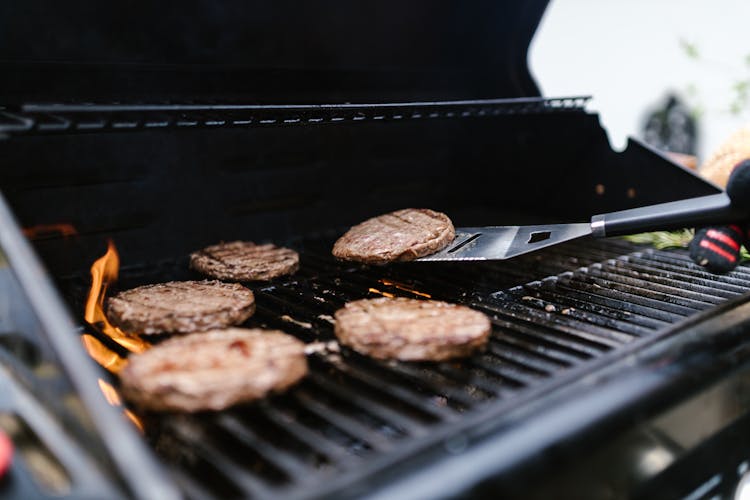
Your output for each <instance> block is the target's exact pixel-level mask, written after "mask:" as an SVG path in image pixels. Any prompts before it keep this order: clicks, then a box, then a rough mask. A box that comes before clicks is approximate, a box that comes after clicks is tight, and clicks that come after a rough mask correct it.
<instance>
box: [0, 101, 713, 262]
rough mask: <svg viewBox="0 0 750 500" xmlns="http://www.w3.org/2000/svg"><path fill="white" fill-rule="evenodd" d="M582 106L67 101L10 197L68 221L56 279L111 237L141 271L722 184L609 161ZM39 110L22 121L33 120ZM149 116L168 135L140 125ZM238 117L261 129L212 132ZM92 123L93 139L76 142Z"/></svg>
mask: <svg viewBox="0 0 750 500" xmlns="http://www.w3.org/2000/svg"><path fill="white" fill-rule="evenodd" d="M580 105H581V100H580V99H579V100H576V99H567V100H566V99H561V100H542V99H536V100H534V99H524V100H487V101H470V102H458V103H455V102H454V103H450V102H447V103H406V104H391V105H388V106H386V107H383V106H373V105H353V106H347V105H344V106H327V107H315V106H311V107H304V106H302V107H291V108H289V107H280V106H264V107H260V108H258V107H253V106H244V107H243V106H240V107H239V109H237V108H232V107H229V108H222V107H218V108H211V107H209V106H205V105H203V106H194V107H186V108H185V109H183V108H184V107H182V106H177V107H176V109H170V108H169V107H159V106H156V107H155V110H153V109H151V108H149V107H143V108H139V107H138V106H119V107H118V106H114V107H113V106H111V105H102V106H93V107H91V110H89V108H88V107H86V106H83V107H77V106H72V107H66V106H61V107H60V108H59V109H61V110H62V111H61V113H62V115H63V117H64V118H65V120H67V121H68V122H69V123H70V124H71V125H69V126H68V128H67V129H66V131H64V132H63V133H53V132H51V131H45V130H39V126H38V122H35V123H37V126H36V127H32V129H31V130H30V131H29V132H27V133H22V134H19V135H18V136H17V137H16V136H12V137H11V138H10V139H9V140H7V141H4V142H0V161H2V163H3V165H4V166H5V167H6V168H4V169H3V171H2V172H0V188H2V190H3V192H4V193H5V195H6V196H7V197H8V198H9V199H10V202H11V204H12V205H13V208H14V210H15V213H16V215H17V217H19V219H20V220H21V223H22V224H23V226H24V227H26V228H27V229H30V230H32V231H37V230H38V229H39V228H45V227H49V228H54V227H55V226H58V227H59V226H60V225H61V224H65V225H67V226H66V227H67V228H68V233H64V234H62V235H61V234H57V235H56V234H54V231H52V232H49V233H45V234H41V235H39V234H37V237H36V238H35V239H36V240H37V241H36V245H37V248H38V250H39V251H40V252H41V254H42V256H43V258H44V260H45V262H46V263H47V265H49V266H50V267H51V268H52V270H53V272H55V273H56V274H59V273H67V272H70V271H73V270H77V269H80V268H81V267H83V266H87V265H88V264H89V263H90V262H91V261H92V260H93V259H94V257H95V256H96V255H97V253H98V252H99V251H100V248H101V246H100V245H101V242H102V241H103V239H104V238H106V237H113V238H115V239H116V241H117V243H118V246H119V248H120V250H121V252H122V254H123V256H124V257H125V258H126V259H127V260H129V261H131V262H141V261H146V260H149V261H154V260H159V259H162V258H168V257H172V256H174V255H181V254H185V253H187V252H189V251H191V250H192V249H194V248H197V247H200V246H202V245H206V244H209V243H212V242H214V241H218V240H227V239H232V238H247V239H263V240H276V241H280V242H281V241H287V240H289V239H291V238H294V237H299V236H301V235H309V234H313V233H316V232H322V231H327V230H330V229H332V228H337V227H345V226H347V225H350V224H353V223H356V222H358V221H359V220H362V219H364V218H366V217H370V216H373V215H376V214H379V213H383V212H386V211H390V210H394V209H397V208H403V207H404V206H428V207H431V208H434V209H437V210H443V211H445V212H447V213H449V214H450V215H451V217H452V218H453V221H454V222H455V223H456V224H457V225H469V226H477V225H483V224H489V225H499V224H514V223H523V222H559V221H565V220H567V221H571V220H576V221H581V220H588V219H589V218H590V217H591V215H593V214H595V213H601V212H605V211H609V210H616V209H623V208H630V207H633V206H639V205H644V204H648V203H656V202H662V201H672V200H675V199H680V198H687V197H690V196H698V195H703V194H710V193H713V192H715V191H716V189H715V188H714V187H713V186H711V185H710V184H708V183H706V182H705V181H703V180H701V179H699V178H698V177H696V176H695V175H694V174H692V173H691V172H688V171H685V170H684V169H682V168H680V167H678V166H676V165H674V164H673V163H671V162H668V161H667V160H665V159H663V158H661V157H659V156H658V155H656V154H655V153H653V152H651V151H649V150H647V149H645V148H643V147H640V146H638V145H637V144H635V143H634V144H632V145H631V147H630V148H628V150H626V151H625V152H624V153H622V154H616V153H614V152H613V151H612V150H611V149H610V147H609V144H608V143H607V140H606V136H605V134H604V131H603V130H602V129H601V127H600V126H599V123H598V119H597V116H596V115H593V114H588V113H586V112H585V111H583V109H581V107H580ZM195 108H197V109H195ZM41 109H42V108H39V107H35V106H29V107H28V111H26V113H28V114H29V116H33V117H34V119H35V120H36V119H38V116H37V115H35V113H39V112H41V111H40V110H41ZM44 109H48V108H44ZM49 109H51V108H49ZM35 110H36V111H35ZM66 110H67V111H66ZM123 110H126V112H125V114H128V113H130V114H131V115H133V116H140V118H133V120H134V121H135V123H137V124H138V127H139V128H138V130H137V131H134V132H132V133H122V132H120V129H118V128H113V127H114V125H115V124H117V123H125V122H126V121H127V120H126V119H125V118H123V117H122V116H121V114H122V111H123ZM66 113H67V114H66ZM118 113H120V114H119V115H118ZM153 113H157V114H158V113H161V114H162V115H165V118H164V120H166V123H167V124H173V126H171V127H153V128H149V127H144V124H147V123H151V122H149V121H146V120H154V118H147V119H144V118H143V115H149V116H151V115H153ZM202 113H210V114H211V116H210V117H209V118H206V116H205V115H203V116H201V118H200V119H198V118H196V115H201V114H202ZM233 113H244V114H243V118H242V120H243V121H244V120H249V122H250V123H246V124H239V125H238V124H233V125H222V126H218V125H217V126H213V125H209V122H214V121H220V122H223V123H224V124H228V123H230V122H231V121H232V120H238V118H236V114H233ZM118 117H119V118H118ZM303 118H304V120H303ZM318 119H321V120H322V121H320V122H319V121H312V122H311V121H310V120H318ZM117 120H121V121H120V122H118V121H117ZM122 120H125V121H122ZM180 120H182V121H184V122H185V123H190V124H192V125H190V126H187V125H186V126H180ZM265 121H268V122H269V123H264V122H265ZM287 122H289V123H287ZM84 124H91V126H92V127H93V126H94V124H96V127H98V128H97V131H96V132H91V131H89V132H87V133H80V126H81V125H84ZM73 125H75V126H73ZM83 128H84V130H88V129H89V127H88V125H87V126H86V127H83ZM46 134H51V135H46ZM599 184H602V185H604V186H605V189H604V190H603V191H602V190H600V189H598V188H597V186H598V185H599ZM663 185H669V186H671V189H670V190H669V191H664V190H662V189H661V186H663ZM628 193H631V195H632V196H629V195H628ZM40 200H44V203H40ZM71 231H74V232H75V233H76V234H77V236H76V237H75V238H71V237H68V236H66V235H69V233H70V232H71ZM144 242H149V244H144Z"/></svg>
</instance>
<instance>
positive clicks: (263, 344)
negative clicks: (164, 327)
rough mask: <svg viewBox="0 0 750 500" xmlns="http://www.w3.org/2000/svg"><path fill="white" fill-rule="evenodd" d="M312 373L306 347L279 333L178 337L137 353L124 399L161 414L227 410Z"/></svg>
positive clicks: (234, 331) (126, 376) (126, 373)
mask: <svg viewBox="0 0 750 500" xmlns="http://www.w3.org/2000/svg"><path fill="white" fill-rule="evenodd" d="M305 374H307V359H306V357H305V344H303V343H302V342H300V341H299V340H297V339H295V338H294V337H292V336H290V335H287V334H286V333H284V332H281V331H279V330H261V329H252V330H249V329H245V328H228V329H225V330H210V331H207V332H199V333H193V334H190V335H186V336H184V337H174V338H171V339H169V340H167V341H165V342H162V343H161V344H158V345H156V346H155V347H153V348H151V349H150V350H148V351H146V352H144V353H141V354H134V355H131V356H130V357H129V358H128V364H127V366H126V367H125V369H124V370H123V371H122V372H121V373H120V380H121V382H122V392H123V395H124V396H125V397H126V398H127V399H128V400H130V401H132V402H134V403H136V404H137V405H139V406H140V407H142V408H146V409H151V410H157V411H186V412H194V411H200V410H221V409H223V408H226V407H228V406H231V405H233V404H237V403H240V402H244V401H252V400H255V399H259V398H262V397H264V396H266V395H267V394H268V393H270V392H280V391H283V390H284V389H286V388H288V387H289V386H291V385H292V384H294V383H296V382H297V381H299V380H300V379H301V378H302V377H304V376H305Z"/></svg>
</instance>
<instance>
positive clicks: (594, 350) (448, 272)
mask: <svg viewBox="0 0 750 500" xmlns="http://www.w3.org/2000/svg"><path fill="white" fill-rule="evenodd" d="M329 248H330V244H329V242H322V243H321V242H305V243H304V244H303V245H302V251H301V258H302V268H301V270H300V271H299V273H298V274H297V275H295V276H294V277H292V278H290V279H287V280H284V281H279V282H274V283H271V284H268V285H265V286H262V287H260V288H259V287H253V288H254V291H255V292H256V301H257V312H256V315H255V316H254V317H253V318H251V319H250V321H248V325H251V326H263V327H270V328H279V329H283V330H285V331H287V332H288V333H290V334H293V335H295V336H297V337H299V338H300V339H302V340H304V341H305V342H321V344H319V345H320V346H321V351H320V352H315V353H312V354H311V355H310V356H309V362H310V369H311V373H310V375H309V376H308V377H307V378H306V379H305V380H304V381H303V382H302V383H301V384H300V385H299V386H297V387H296V388H294V389H293V390H291V391H290V392H289V393H287V394H285V395H280V396H274V397H271V398H269V399H267V400H264V401H261V402H258V403H255V404H249V405H242V406H238V407H235V408H232V409H230V410H228V411H225V412H222V413H217V414H198V415H154V414H147V415H142V416H141V417H142V419H143V423H144V426H145V429H146V437H147V439H148V440H149V441H150V442H151V444H152V445H153V447H154V449H155V450H156V452H157V453H158V454H159V455H160V456H162V458H163V459H164V461H165V462H166V463H167V464H168V465H169V468H170V469H171V470H172V472H173V474H174V477H175V480H176V481H177V482H178V484H179V485H180V486H181V487H182V488H183V489H184V491H185V492H186V494H187V495H188V496H189V497H192V498H204V497H208V498H213V497H232V496H248V495H249V496H259V497H266V496H273V495H278V494H282V493H283V494H294V495H299V496H317V495H323V494H325V493H326V492H330V491H331V488H334V487H339V486H343V485H346V484H351V483H353V482H354V481H356V480H357V478H361V477H364V475H365V474H367V473H368V471H371V470H373V469H374V468H377V467H383V466H384V464H385V463H391V462H393V461H395V460H398V459H399V457H403V456H405V454H408V453H409V450H411V449H414V447H416V446H419V444H420V443H424V442H427V441H429V440H431V439H436V437H435V436H436V435H437V434H439V432H438V430H439V429H442V430H443V431H444V432H451V431H457V430H459V429H460V428H461V426H462V425H463V422H464V421H465V419H464V414H468V413H478V412H482V411H488V409H489V408H497V407H500V406H502V405H503V404H507V403H508V401H511V402H513V401H515V400H518V398H519V396H521V395H523V394H528V393H530V392H531V391H543V390H545V389H549V388H551V387H553V386H554V384H555V383H556V382H557V381H558V380H559V378H560V376H561V374H563V373H565V372H567V371H570V370H572V369H573V368H579V369H580V368H585V367H586V365H587V363H592V362H593V361H595V360H597V358H599V357H601V356H603V355H604V354H606V353H614V354H616V353H617V350H618V349H621V348H623V347H624V346H626V345H628V344H630V343H632V342H634V341H636V340H638V339H642V338H647V337H650V336H654V335H656V334H657V333H658V332H660V331H662V330H663V329H665V328H666V327H667V326H669V325H671V324H673V323H675V322H678V321H680V320H682V319H684V318H686V317H688V316H690V315H692V314H694V313H697V312H698V311H701V310H704V309H706V308H710V307H712V306H714V305H716V304H718V303H721V302H722V301H725V300H727V299H729V298H732V297H734V296H737V295H739V294H742V293H744V292H746V291H747V290H750V268H747V267H743V266H741V267H740V268H738V269H737V270H736V271H733V272H731V273H729V274H727V275H725V276H715V275H712V274H709V273H706V272H705V271H703V270H701V269H699V268H697V267H696V266H694V265H693V264H692V263H691V262H690V260H689V258H688V257H687V256H686V254H685V253H684V252H683V251H656V250H652V249H642V248H639V247H635V246H633V245H631V244H629V243H626V242H624V241H619V240H608V241H587V242H583V243H581V242H572V243H569V244H565V245H561V246H559V247H554V248H550V249H548V250H546V251H544V252H540V253H537V254H532V255H528V256H523V257H521V258H519V259H515V260H513V261H512V262H499V263H483V264H471V265H466V264H455V263H430V264H399V265H394V266H389V267H383V268H374V267H358V266H351V265H342V264H339V263H336V262H334V261H333V260H332V258H330V257H329V256H328V249H329ZM184 264H185V262H184V261H183V260H180V261H178V262H164V263H161V264H159V265H154V266H143V267H131V268H127V267H125V268H123V269H122V270H121V283H120V286H121V287H123V288H129V287H131V286H136V285H140V284H144V283H152V282H159V281H166V280H173V279H190V278H194V277H195V276H194V275H192V274H191V271H188V270H187V269H186V266H185V265H184ZM64 286H66V287H67V288H66V289H67V290H69V296H70V298H71V302H72V304H73V306H74V307H76V308H78V309H77V310H80V307H81V304H80V301H81V300H82V299H83V297H85V288H86V287H87V286H88V283H87V282H86V281H85V280H84V279H80V278H78V279H69V280H66V281H65V282H64ZM382 295H385V296H391V295H393V296H407V297H416V298H420V297H422V298H424V297H433V298H436V299H444V300H450V301H453V302H461V303H465V304H468V305H471V306H472V307H475V308H477V309H480V310H482V311H484V312H486V313H487V314H488V315H490V316H491V318H492V321H493V326H494V328H493V335H492V338H491V341H490V343H489V346H488V348H487V350H486V351H485V352H483V353H481V354H478V355H476V356H474V357H472V358H471V359H468V360H463V361H456V362H447V363H422V364H416V363H397V362H380V361H375V360H372V359H369V358H367V357H364V356H361V355H359V354H357V353H354V352H352V351H350V350H348V349H345V348H341V349H340V352H338V351H337V350H336V349H331V348H330V346H329V348H328V349H325V347H326V345H327V344H326V343H327V342H329V341H331V340H334V336H333V330H332V316H333V313H334V312H335V310H336V309H338V308H339V307H341V306H342V305H343V304H344V303H345V302H347V301H350V300H356V299H359V298H363V297H372V296H382ZM108 345H109V344H108ZM121 354H124V353H123V352H121ZM334 479H335V481H334Z"/></svg>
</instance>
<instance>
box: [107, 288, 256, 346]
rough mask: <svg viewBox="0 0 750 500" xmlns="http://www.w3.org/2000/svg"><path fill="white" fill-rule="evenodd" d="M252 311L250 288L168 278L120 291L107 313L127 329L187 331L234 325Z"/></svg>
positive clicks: (146, 331) (147, 332) (253, 308)
mask: <svg viewBox="0 0 750 500" xmlns="http://www.w3.org/2000/svg"><path fill="white" fill-rule="evenodd" d="M254 312H255V297H254V296H253V292H251V291H250V290H248V289H247V288H245V287H244V286H242V285H238V284H236V283H222V282H221V281H170V282H168V283H160V284H158V285H146V286H140V287H138V288H133V289H132V290H126V291H124V292H120V293H118V294H117V295H115V296H113V297H111V298H110V299H109V301H108V303H107V317H108V318H109V320H110V321H111V322H112V323H114V324H115V325H117V326H119V327H120V328H122V329H123V330H125V331H127V332H135V333H145V334H153V333H188V332H195V331H199V330H207V329H209V328H223V327H225V326H230V325H238V324H240V323H242V322H243V321H245V320H246V319H247V318H249V317H250V316H252V315H253V313H254Z"/></svg>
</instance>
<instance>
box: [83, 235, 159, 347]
mask: <svg viewBox="0 0 750 500" xmlns="http://www.w3.org/2000/svg"><path fill="white" fill-rule="evenodd" d="M119 270H120V256H119V255H118V254H117V249H116V248H115V245H114V243H112V240H110V241H108V242H107V253H105V254H104V255H103V256H102V257H100V258H99V259H97V260H96V262H94V264H93V265H92V266H91V289H90V290H89V296H88V298H87V299H86V311H85V312H84V316H83V317H84V318H85V319H86V321H87V322H88V323H89V324H90V325H91V326H94V327H97V328H99V329H100V330H101V332H102V333H104V334H105V335H108V336H109V337H111V338H112V340H114V341H115V342H117V343H118V344H120V345H121V346H123V347H124V348H125V349H127V350H129V351H132V352H143V351H145V350H146V349H148V347H149V345H148V344H147V343H146V342H144V341H143V340H141V339H140V338H138V337H136V336H134V335H129V334H127V333H125V332H124V331H122V330H120V329H119V328H118V327H116V326H114V325H113V324H112V323H110V322H109V320H108V319H107V316H106V315H105V314H104V297H105V295H106V294H107V286H108V285H109V284H110V283H111V282H113V281H116V280H117V274H118V272H119ZM94 359H96V358H94Z"/></svg>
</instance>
